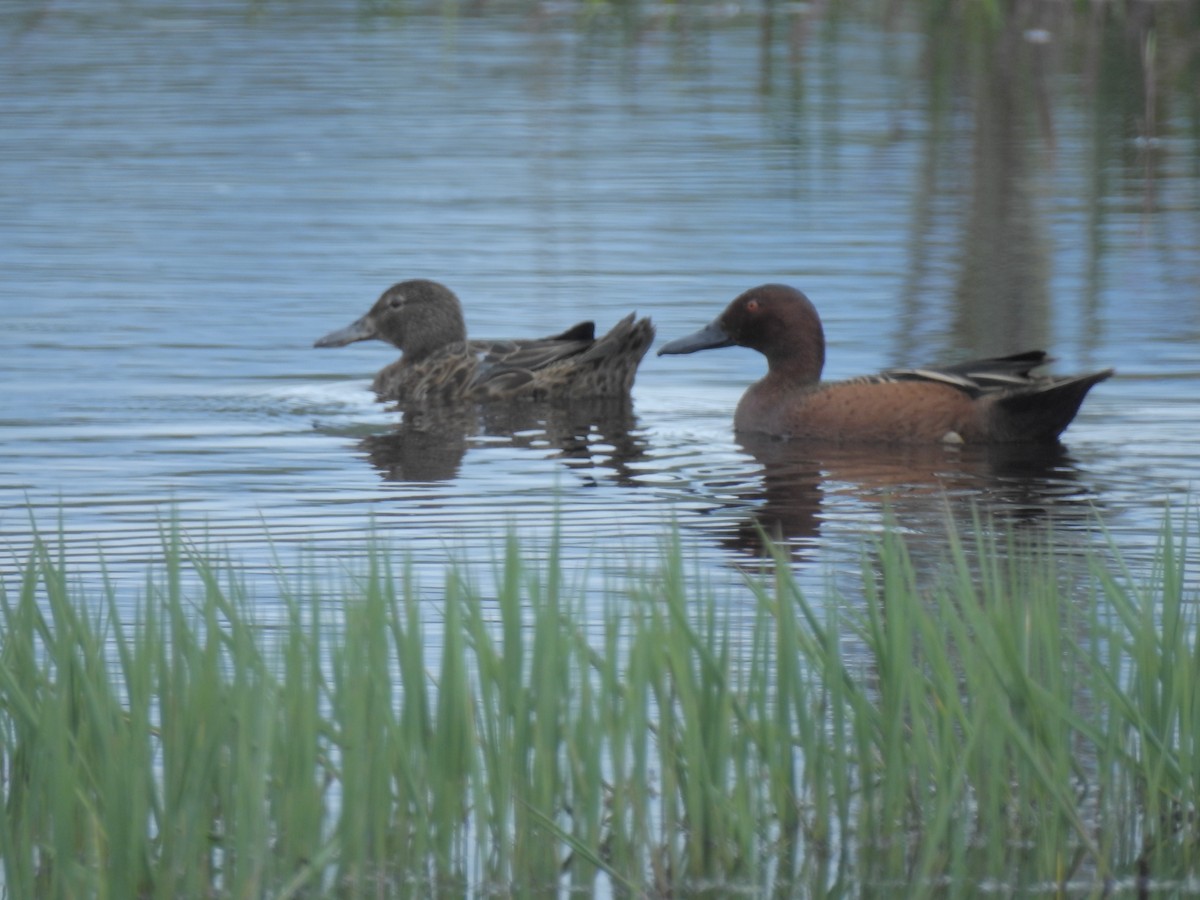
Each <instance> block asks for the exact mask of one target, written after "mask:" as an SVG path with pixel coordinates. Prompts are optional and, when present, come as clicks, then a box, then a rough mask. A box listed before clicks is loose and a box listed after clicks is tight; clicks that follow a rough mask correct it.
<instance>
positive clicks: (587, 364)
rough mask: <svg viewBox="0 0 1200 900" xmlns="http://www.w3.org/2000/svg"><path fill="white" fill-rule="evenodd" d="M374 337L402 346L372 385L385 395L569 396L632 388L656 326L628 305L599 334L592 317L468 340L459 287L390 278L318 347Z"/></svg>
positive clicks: (413, 401) (618, 393)
mask: <svg viewBox="0 0 1200 900" xmlns="http://www.w3.org/2000/svg"><path fill="white" fill-rule="evenodd" d="M371 339H375V340H381V341H385V342H387V343H389V344H392V345H393V346H395V347H398V348H399V349H400V350H401V351H402V353H403V356H402V357H401V358H400V359H399V360H398V361H396V362H394V363H392V364H391V365H389V366H387V367H386V368H384V369H383V370H382V371H380V372H379V374H378V375H376V376H375V381H374V382H373V384H372V387H373V388H374V390H375V392H376V393H377V394H378V395H379V399H381V400H387V401H396V402H398V403H399V404H400V405H401V406H402V407H411V406H424V405H431V404H452V403H457V402H464V401H471V400H501V399H512V398H518V397H528V398H533V399H548V400H558V401H564V400H569V399H583V398H606V397H623V396H627V395H628V393H629V390H630V388H631V387H632V386H633V379H634V376H635V375H636V374H637V367H638V364H639V363H640V362H641V360H642V357H643V356H645V355H646V351H647V350H648V349H649V347H650V343H651V342H652V341H653V340H654V326H653V325H652V324H651V323H650V320H649V319H640V320H635V317H634V315H633V314H632V313H631V314H630V315H628V316H626V317H625V318H624V319H622V320H621V321H620V322H618V323H617V324H616V326H614V328H613V329H612V331H610V332H609V333H608V334H606V335H604V337H602V338H600V339H599V340H597V339H596V338H595V326H594V325H593V323H591V322H581V323H579V324H578V325H576V326H575V327H573V328H569V329H567V330H566V331H564V332H563V333H562V334H557V335H554V336H552V337H546V338H533V339H528V340H511V341H486V340H474V341H471V340H467V329H466V325H465V323H464V322H463V314H462V306H461V305H460V304H459V302H458V297H456V296H455V295H454V293H453V291H451V290H450V289H449V288H447V287H445V286H444V285H441V284H438V283H437V282H436V281H427V280H424V279H416V280H412V281H402V282H400V283H399V284H395V285H392V286H391V287H390V288H388V289H387V290H386V291H384V292H383V295H382V296H381V297H380V298H379V300H377V301H376V303H375V305H374V306H372V307H371V309H370V311H369V312H368V313H367V314H366V315H365V316H363V317H362V318H361V319H359V320H358V321H356V322H354V323H353V324H351V325H348V326H347V327H345V328H342V329H339V330H337V331H334V332H331V333H330V334H327V335H325V337H323V338H321V339H320V340H318V341H317V342H316V344H315V345H314V346H317V347H342V346H345V345H346V344H350V343H353V342H354V341H366V340H371Z"/></svg>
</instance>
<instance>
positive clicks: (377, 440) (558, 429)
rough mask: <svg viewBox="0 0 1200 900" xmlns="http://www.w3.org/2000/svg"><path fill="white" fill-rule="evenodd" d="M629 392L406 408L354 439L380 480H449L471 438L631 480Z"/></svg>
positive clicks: (636, 447)
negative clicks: (389, 425) (394, 420)
mask: <svg viewBox="0 0 1200 900" xmlns="http://www.w3.org/2000/svg"><path fill="white" fill-rule="evenodd" d="M637 429H638V422H637V417H636V416H635V415H634V412H633V404H632V401H631V400H630V398H629V397H620V398H613V399H606V400H587V401H578V400H577V401H574V402H572V403H570V404H567V405H559V404H552V403H533V402H513V403H500V404H486V405H484V406H482V407H471V408H469V409H454V410H420V411H409V412H406V413H404V414H403V415H402V418H401V421H400V423H399V424H398V425H397V426H396V427H395V428H394V429H393V430H391V431H388V432H385V433H382V434H371V435H367V436H366V437H363V438H361V439H360V440H359V442H358V445H357V447H358V449H359V451H361V452H362V453H363V455H365V457H366V458H367V460H368V462H370V463H371V465H372V466H374V467H375V468H376V469H377V470H379V474H380V475H381V476H382V477H383V479H384V480H385V481H398V482H434V481H449V480H451V479H453V478H454V477H455V476H456V475H458V471H459V467H460V466H461V464H462V462H463V459H464V457H465V456H466V455H467V452H468V450H469V448H470V447H471V446H472V444H481V443H485V444H487V445H488V446H496V445H497V444H499V445H506V446H513V447H523V448H528V449H537V450H545V449H550V450H555V451H557V453H554V454H552V455H554V456H555V457H556V458H558V459H560V460H562V461H563V462H564V464H566V465H567V466H568V467H570V468H572V469H574V470H577V471H582V470H587V469H592V468H603V469H606V470H609V472H608V474H609V475H610V476H611V477H612V479H613V480H614V481H615V482H616V483H618V484H625V485H634V484H636V481H635V479H634V477H633V474H634V473H633V471H632V469H631V466H632V464H634V463H636V462H638V461H639V460H641V459H643V458H644V457H645V455H646V447H647V444H646V439H645V437H644V435H642V434H640V433H639V432H638V430H637Z"/></svg>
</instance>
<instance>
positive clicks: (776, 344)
mask: <svg viewBox="0 0 1200 900" xmlns="http://www.w3.org/2000/svg"><path fill="white" fill-rule="evenodd" d="M734 344H736V345H738V346H739V347H749V348H751V349H752V350H757V351H758V352H759V353H761V354H763V355H764V356H765V357H766V358H767V363H768V365H769V366H770V369H771V371H772V372H773V373H783V374H787V375H788V376H789V377H790V378H791V379H793V380H795V381H797V382H810V381H811V382H815V381H818V380H819V379H820V377H821V370H822V369H823V368H824V367H825V332H824V330H823V329H822V328H821V317H820V316H819V315H817V310H816V308H815V307H814V306H813V305H812V303H811V302H810V301H809V299H808V297H806V296H804V294H803V293H802V292H801V291H798V290H796V289H795V288H794V287H789V286H788V285H786V284H764V285H759V286H758V287H756V288H751V289H750V290H748V291H746V292H745V293H744V294H741V295H740V296H738V297H737V298H735V299H734V301H733V302H732V303H730V304H729V306H727V307H726V308H725V311H724V312H723V313H721V315H720V316H718V317H717V318H716V319H715V320H713V321H712V322H711V323H709V324H708V325H706V326H705V327H704V328H701V329H700V330H699V331H697V332H696V333H695V334H689V335H688V336H687V337H681V338H676V339H675V340H673V341H670V342H669V343H667V344H664V345H663V346H662V347H661V348H660V349H659V351H658V355H659V356H662V355H664V354H674V353H694V352H695V351H697V350H709V349H713V348H716V347H730V346H733V345H734Z"/></svg>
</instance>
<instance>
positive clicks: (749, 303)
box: [746, 300, 758, 313]
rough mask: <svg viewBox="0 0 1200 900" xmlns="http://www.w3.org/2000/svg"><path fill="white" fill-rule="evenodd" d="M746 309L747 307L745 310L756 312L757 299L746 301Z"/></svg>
mask: <svg viewBox="0 0 1200 900" xmlns="http://www.w3.org/2000/svg"><path fill="white" fill-rule="evenodd" d="M746 309H747V311H749V312H752V313H753V312H758V301H757V300H749V301H747V302H746Z"/></svg>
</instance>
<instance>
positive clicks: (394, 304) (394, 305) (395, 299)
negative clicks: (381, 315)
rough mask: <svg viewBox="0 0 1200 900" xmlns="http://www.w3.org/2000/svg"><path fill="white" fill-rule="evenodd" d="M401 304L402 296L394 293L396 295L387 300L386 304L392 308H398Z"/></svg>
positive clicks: (402, 303)
mask: <svg viewBox="0 0 1200 900" xmlns="http://www.w3.org/2000/svg"><path fill="white" fill-rule="evenodd" d="M403 305H404V297H403V296H401V295H400V294H396V296H394V297H392V299H391V300H389V301H388V306H390V307H391V308H392V309H399V308H400V307H401V306H403Z"/></svg>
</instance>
